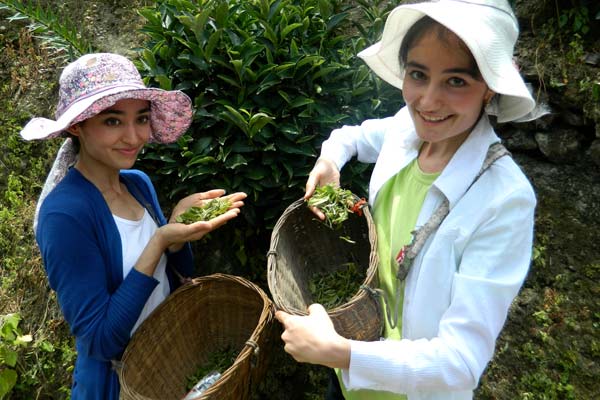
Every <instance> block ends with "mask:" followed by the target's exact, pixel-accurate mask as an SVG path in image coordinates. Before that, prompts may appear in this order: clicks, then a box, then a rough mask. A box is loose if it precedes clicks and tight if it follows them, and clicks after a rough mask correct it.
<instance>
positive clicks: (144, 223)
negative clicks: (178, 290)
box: [113, 209, 170, 335]
mask: <svg viewBox="0 0 600 400" xmlns="http://www.w3.org/2000/svg"><path fill="white" fill-rule="evenodd" d="M113 218H114V220H115V222H116V224H117V228H118V230H119V234H120V235H121V246H122V251H123V279H125V277H126V276H127V274H129V271H131V268H133V266H134V265H135V263H136V262H137V260H138V258H139V257H140V254H142V251H143V250H144V248H145V247H146V245H147V244H148V242H149V241H150V238H151V237H152V235H154V232H155V231H156V230H157V229H158V227H157V226H156V223H155V222H154V220H153V219H152V217H151V216H150V214H149V213H148V210H146V209H144V216H143V217H142V219H140V220H139V221H131V220H128V219H124V218H121V217H119V216H116V215H114V214H113ZM166 265H167V257H166V255H165V254H164V253H163V255H162V256H161V257H160V261H159V262H158V266H157V267H156V269H155V270H154V275H153V276H154V279H156V280H158V281H159V284H158V285H157V286H156V287H155V288H154V290H153V291H152V293H151V294H150V297H149V298H148V300H146V304H145V305H144V308H143V310H142V313H141V314H140V316H139V318H138V320H137V321H136V323H135V325H134V326H133V329H132V330H131V334H132V335H133V333H134V332H135V331H136V329H137V328H138V326H139V325H140V324H141V323H142V322H143V321H144V320H145V319H146V318H147V317H148V315H150V313H151V312H152V311H154V309H155V308H156V307H157V306H158V305H159V304H160V303H162V302H163V301H164V300H165V299H166V298H167V296H168V295H169V292H170V288H169V281H168V279H167V272H166Z"/></svg>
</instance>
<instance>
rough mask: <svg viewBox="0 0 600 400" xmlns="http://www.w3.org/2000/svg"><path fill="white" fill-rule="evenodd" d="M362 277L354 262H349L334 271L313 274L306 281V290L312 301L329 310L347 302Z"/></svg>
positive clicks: (358, 285) (356, 289)
mask: <svg viewBox="0 0 600 400" xmlns="http://www.w3.org/2000/svg"><path fill="white" fill-rule="evenodd" d="M363 279H364V277H363V276H362V274H361V272H360V271H359V269H358V267H357V266H356V264H355V263H353V262H349V263H346V264H343V265H342V267H341V268H340V269H338V270H337V271H335V272H331V271H325V272H322V273H319V274H315V275H313V276H312V277H311V278H310V280H309V282H308V291H309V292H310V294H311V296H312V301H313V302H314V303H319V304H321V305H322V306H323V307H325V309H327V310H329V309H332V308H335V307H337V306H340V305H342V304H344V303H346V302H348V300H350V298H352V296H353V295H354V294H355V293H356V292H357V291H358V288H359V287H360V284H361V282H362V281H363Z"/></svg>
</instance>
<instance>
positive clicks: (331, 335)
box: [275, 304, 350, 369]
mask: <svg viewBox="0 0 600 400" xmlns="http://www.w3.org/2000/svg"><path fill="white" fill-rule="evenodd" d="M275 318H277V320H278V321H279V322H281V324H282V325H283V327H284V329H285V331H284V332H283V334H282V335H281V339H282V340H283V341H284V342H285V348H284V350H285V351H286V352H287V353H289V354H290V355H291V356H292V357H294V359H295V360H296V361H298V362H307V363H310V364H320V365H325V366H327V367H330V368H344V369H346V368H348V366H349V365H350V341H349V340H348V339H346V338H344V337H343V336H340V335H339V334H338V333H337V332H336V331H335V328H334V326H333V322H332V321H331V318H329V315H328V314H327V311H326V310H325V308H323V306H322V305H320V304H312V305H311V306H310V307H308V315H306V316H301V315H291V314H288V313H286V312H285V311H277V312H276V313H275Z"/></svg>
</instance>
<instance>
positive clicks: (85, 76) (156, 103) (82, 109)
mask: <svg viewBox="0 0 600 400" xmlns="http://www.w3.org/2000/svg"><path fill="white" fill-rule="evenodd" d="M59 82H60V88H59V100H58V105H57V110H56V121H53V120H51V119H47V118H33V119H32V120H31V121H29V122H28V123H27V125H26V126H25V127H24V128H23V129H22V130H21V136H22V137H23V138H25V139H26V140H31V139H48V138H52V137H57V136H61V135H62V134H63V132H64V131H65V130H66V129H67V128H69V127H70V126H72V125H74V124H76V123H78V122H81V121H84V120H86V119H88V118H90V117H93V116H94V115H96V114H98V113H99V112H101V111H102V110H104V109H106V108H108V107H111V106H112V105H114V104H115V103H116V102H118V101H119V100H123V99H132V98H133V99H142V100H148V101H150V124H151V126H152V135H151V138H150V140H151V141H152V142H158V143H170V142H173V141H175V140H177V138H178V137H179V136H181V135H182V134H183V133H185V131H186V130H187V129H188V128H189V126H190V124H191V123H192V119H193V110H192V101H191V99H190V98H189V97H188V96H187V95H186V94H185V93H183V92H182V91H179V90H163V89H159V88H148V87H146V85H144V82H143V81H142V78H141V76H140V73H139V72H138V70H137V68H136V67H135V65H134V64H133V63H132V62H131V61H130V60H129V59H127V58H125V57H123V56H121V55H118V54H112V53H95V54H86V55H84V56H82V57H80V58H78V59H77V60H76V61H74V62H72V63H71V64H69V65H67V66H66V67H65V69H64V70H63V72H62V74H61V76H60V80H59Z"/></svg>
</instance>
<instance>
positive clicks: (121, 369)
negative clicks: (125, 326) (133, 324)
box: [117, 273, 275, 400]
mask: <svg viewBox="0 0 600 400" xmlns="http://www.w3.org/2000/svg"><path fill="white" fill-rule="evenodd" d="M214 281H217V282H218V281H223V282H235V283H236V284H241V285H243V286H246V287H248V288H249V289H252V290H254V291H256V292H257V293H258V294H259V296H260V298H261V300H262V301H263V306H262V310H261V313H260V316H259V319H258V322H257V324H256V327H255V328H254V330H253V331H252V333H251V335H250V337H249V338H248V339H247V340H246V342H245V343H244V346H243V348H242V349H241V350H240V351H239V353H238V355H237V357H236V358H235V360H234V362H233V363H232V364H231V365H230V366H229V368H227V369H226V370H225V371H223V372H222V373H221V376H220V377H219V379H218V380H217V381H216V382H215V383H214V384H213V385H212V386H211V387H209V388H208V389H207V390H206V391H205V392H204V393H203V394H202V395H201V396H200V397H198V399H205V398H209V397H210V396H211V395H213V394H215V392H217V391H218V389H219V387H220V386H221V385H223V384H226V383H227V382H228V381H229V380H230V379H231V378H232V376H233V374H234V371H235V369H236V368H237V366H239V365H241V364H242V363H244V362H245V361H246V360H247V359H249V358H251V357H252V356H253V355H254V354H256V355H258V352H259V351H262V350H263V349H260V347H259V341H260V334H261V333H262V332H264V330H265V328H266V327H268V325H269V324H270V323H272V322H273V321H274V319H275V305H274V303H273V301H272V300H271V299H270V298H269V297H268V296H267V294H266V293H265V292H264V290H262V288H260V286H258V285H256V284H255V283H253V282H251V281H250V280H248V279H246V278H244V277H241V276H237V275H230V274H224V273H214V274H211V275H204V276H200V277H196V278H193V279H191V280H190V281H188V282H186V283H185V284H184V285H182V286H181V287H179V288H178V289H176V290H175V291H174V292H173V293H171V294H170V295H169V297H167V298H166V299H165V300H164V301H163V302H162V303H161V304H160V305H159V306H158V307H156V309H155V310H154V311H153V312H152V313H151V314H150V316H148V318H146V320H145V321H144V322H142V324H141V325H140V327H139V328H138V330H137V331H136V333H135V334H134V335H133V337H132V338H131V339H130V341H129V343H128V345H127V347H126V349H125V351H124V353H123V356H122V358H121V362H120V363H119V366H118V368H117V375H118V377H119V383H120V386H121V390H125V391H126V392H129V393H131V390H132V389H130V388H129V386H128V385H127V382H126V381H125V374H126V370H127V358H128V356H129V354H130V353H129V350H130V349H131V347H130V346H131V344H132V343H134V340H135V338H136V335H138V332H140V334H141V332H143V329H141V328H142V326H143V325H144V323H146V321H149V320H150V318H151V316H152V315H153V314H155V313H157V312H158V311H160V310H161V309H162V308H164V307H166V306H165V304H167V302H168V301H169V298H171V297H172V296H175V295H180V294H181V293H185V292H187V291H189V290H193V289H195V288H197V287H198V286H201V285H203V284H204V283H206V282H214ZM138 337H139V335H138ZM133 392H134V394H135V395H136V396H137V397H139V398H140V399H144V400H146V399H147V400H153V399H152V398H149V397H146V396H144V395H141V394H139V393H138V392H137V391H135V390H134V391H133ZM188 392H189V391H188ZM188 392H186V393H188Z"/></svg>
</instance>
